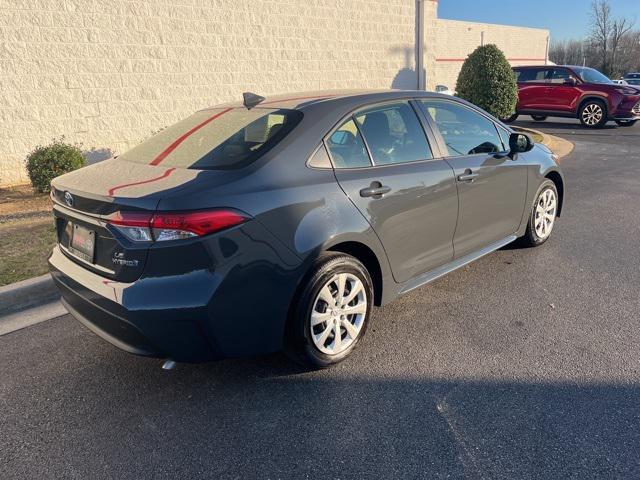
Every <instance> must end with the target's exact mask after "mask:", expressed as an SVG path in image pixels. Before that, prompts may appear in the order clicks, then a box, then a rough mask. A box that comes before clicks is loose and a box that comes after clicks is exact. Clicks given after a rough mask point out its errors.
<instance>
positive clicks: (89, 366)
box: [0, 342, 640, 479]
mask: <svg viewBox="0 0 640 480" xmlns="http://www.w3.org/2000/svg"><path fill="white" fill-rule="evenodd" d="M90 343H94V342H90ZM109 348H110V347H107V346H104V348H102V347H100V348H97V349H96V348H95V345H93V348H92V351H93V353H94V355H93V356H92V357H83V356H78V357H75V358H73V357H71V358H70V360H69V363H68V365H67V368H65V369H64V370H63V371H62V374H60V375H58V376H57V378H50V377H47V376H46V374H45V375H43V376H42V377H41V379H40V381H33V379H26V380H25V381H24V382H22V383H21V384H20V385H19V386H18V387H17V388H14V389H12V390H10V391H8V392H6V394H5V395H4V400H3V405H4V406H3V417H4V418H10V419H11V425H9V426H8V429H7V428H5V429H4V432H5V435H4V436H3V437H4V440H0V447H2V449H3V452H5V454H4V460H3V463H4V467H5V468H7V467H10V468H14V467H15V464H16V463H21V464H22V465H25V464H26V465H27V466H26V467H24V468H25V469H24V470H23V471H25V472H30V473H36V472H35V471H34V470H30V468H34V467H33V464H31V466H30V464H29V462H28V461H27V462H26V463H25V460H28V458H25V456H26V457H28V451H29V450H28V449H27V450H25V449H24V448H23V447H24V446H26V445H28V448H30V449H32V450H34V451H36V452H40V453H38V455H39V456H45V457H46V458H48V459H51V458H56V456H58V455H59V456H61V457H62V458H64V465H65V468H66V469H69V470H71V471H73V472H74V473H75V474H76V475H77V476H78V477H82V476H85V475H86V476H90V477H92V478H97V477H96V476H95V474H96V472H100V471H102V472H105V471H110V472H112V473H113V472H116V474H117V477H118V478H143V477H157V476H164V477H167V478H175V477H181V478H201V477H203V476H207V477H210V478H219V479H222V478H569V477H572V478H598V477H600V478H614V477H616V478H638V475H640V463H639V462H638V453H639V452H638V445H640V428H638V424H639V421H638V418H639V417H640V403H639V402H638V401H637V399H638V398H640V388H639V386H638V385H635V384H630V385H617V384H614V383H604V384H595V383H575V382H556V383H549V382H540V381H536V380H534V379H530V380H518V381H516V380H504V379H502V380H501V379H499V378H495V379H492V378H483V379H453V378H452V379H447V378H429V377H427V376H424V375H418V376H416V375H414V374H412V373H411V372H412V369H411V367H410V366H409V365H408V366H407V369H406V371H405V372H404V373H403V374H401V375H398V374H395V375H393V374H389V375H379V374H377V375H366V374H354V370H353V369H352V368H351V367H352V366H353V364H351V363H350V362H351V360H350V361H349V362H345V363H343V364H341V365H339V366H338V367H336V368H334V369H331V370H325V371H305V370H303V369H299V368H297V367H296V366H293V365H292V364H291V363H290V362H289V361H288V360H286V359H285V358H284V356H282V355H270V356H266V357H260V358H249V359H239V360H226V361H222V362H214V363H208V364H202V365H185V364H181V365H179V366H178V367H177V368H176V369H175V370H172V371H169V372H166V371H162V370H161V369H160V368H159V362H158V361H153V360H141V359H140V358H136V357H131V356H128V355H127V354H124V353H122V352H119V351H115V349H109ZM353 360H355V361H356V362H361V363H362V362H366V361H375V360H374V359H369V360H366V359H363V358H357V357H356V358H354V359H353ZM362 367H363V365H360V366H359V368H358V370H360V371H362V370H363V368H362ZM44 368H45V370H46V369H47V367H46V366H45V367H44ZM365 370H366V367H365ZM43 373H46V372H43ZM36 398H46V399H47V402H46V406H43V407H41V408H33V404H34V403H35V402H36ZM24 411H27V412H30V413H29V415H22V414H21V412H24ZM42 425H45V428H44V431H43V429H42ZM4 427H7V425H4ZM5 442H7V443H5ZM65 452H73V454H68V453H65ZM48 468H50V470H48V473H49V474H50V475H51V476H53V477H55V476H57V475H56V473H61V472H58V471H57V470H56V469H55V467H52V466H50V467H48ZM205 472H206V473H205ZM30 476H32V475H30ZM36 476H37V475H36Z"/></svg>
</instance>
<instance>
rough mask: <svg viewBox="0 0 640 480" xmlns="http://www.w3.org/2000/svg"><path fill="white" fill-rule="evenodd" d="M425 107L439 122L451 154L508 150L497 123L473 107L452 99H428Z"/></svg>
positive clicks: (453, 155)
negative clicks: (504, 145)
mask: <svg viewBox="0 0 640 480" xmlns="http://www.w3.org/2000/svg"><path fill="white" fill-rule="evenodd" d="M425 107H426V108H425V109H426V112H427V114H428V115H429V117H430V118H431V120H432V121H433V122H434V123H435V124H436V125H437V127H438V130H439V131H440V135H441V136H442V138H443V140H444V143H445V145H446V146H447V151H448V155H447V156H449V157H456V156H461V155H475V154H482V153H498V152H501V151H503V150H504V148H503V146H502V140H501V138H500V136H499V135H498V131H497V130H496V127H495V124H494V123H493V122H492V121H491V120H489V119H487V118H486V117H484V116H482V115H480V114H478V113H476V112H474V111H472V110H471V109H469V108H467V107H465V106H463V105H458V104H455V103H450V102H428V103H425Z"/></svg>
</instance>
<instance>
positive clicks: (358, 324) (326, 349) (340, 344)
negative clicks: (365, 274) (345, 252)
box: [309, 273, 367, 355]
mask: <svg viewBox="0 0 640 480" xmlns="http://www.w3.org/2000/svg"><path fill="white" fill-rule="evenodd" d="M366 314H367V294H366V290H365V287H364V285H363V283H362V281H361V280H360V279H359V278H358V277H356V276H355V275H353V274H350V273H339V274H336V275H334V276H333V277H332V278H331V279H330V280H329V281H328V282H327V283H325V285H324V286H323V287H322V288H321V289H320V292H319V293H318V295H317V296H316V299H315V300H314V302H313V309H312V311H311V321H310V323H309V325H310V329H311V338H312V339H313V343H314V345H315V346H316V348H317V349H318V350H320V351H321V352H322V353H324V354H327V355H338V354H340V353H342V352H344V351H345V350H347V349H348V348H349V347H350V346H351V345H352V344H353V342H354V341H355V340H356V339H357V338H358V335H359V334H360V331H361V330H362V326H363V325H364V321H365V316H366Z"/></svg>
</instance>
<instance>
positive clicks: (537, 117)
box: [531, 115, 547, 122]
mask: <svg viewBox="0 0 640 480" xmlns="http://www.w3.org/2000/svg"><path fill="white" fill-rule="evenodd" d="M531 118H533V119H534V120H535V121H536V122H544V121H545V120H546V119H547V117H546V116H544V115H531Z"/></svg>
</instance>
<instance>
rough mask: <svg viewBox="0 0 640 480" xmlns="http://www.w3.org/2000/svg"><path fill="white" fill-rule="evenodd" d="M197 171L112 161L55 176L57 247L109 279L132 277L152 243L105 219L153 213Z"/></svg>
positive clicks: (186, 186) (52, 192) (54, 199)
mask: <svg viewBox="0 0 640 480" xmlns="http://www.w3.org/2000/svg"><path fill="white" fill-rule="evenodd" d="M199 173H200V172H198V171H197V170H188V169H180V168H175V167H170V168H164V167H159V166H150V165H144V164H136V163H130V162H122V161H119V160H117V159H112V160H107V161H104V162H101V163H99V164H95V165H91V166H89V167H86V168H83V169H81V170H76V171H74V172H71V173H69V174H66V175H64V176H62V177H58V178H56V179H54V180H53V182H52V185H51V187H52V189H51V197H52V200H53V202H54V217H55V225H56V231H57V236H58V244H59V245H60V249H61V250H62V251H63V252H64V253H65V254H66V255H67V256H68V257H69V258H71V259H72V260H73V261H75V262H76V263H78V264H80V265H82V266H84V267H85V268H87V269H88V270H90V271H92V272H94V273H97V274H99V275H102V276H104V277H106V278H107V279H109V280H114V281H120V282H132V281H135V280H136V279H138V278H139V277H140V275H141V274H142V271H143V269H144V265H145V262H146V258H147V252H148V249H149V248H150V246H151V243H150V242H133V241H131V240H129V239H127V238H126V237H125V236H124V235H122V234H121V233H119V231H118V230H117V229H116V228H114V227H113V226H112V225H109V223H108V220H109V219H110V218H112V217H113V216H114V215H116V214H117V213H118V212H139V213H152V212H155V211H156V209H157V206H158V203H159V201H160V198H163V197H166V196H170V195H175V194H176V193H177V192H179V191H180V190H183V189H185V188H188V186H189V185H190V184H192V182H193V180H194V179H195V178H196V177H197V176H198V174H199ZM74 239H75V241H74Z"/></svg>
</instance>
